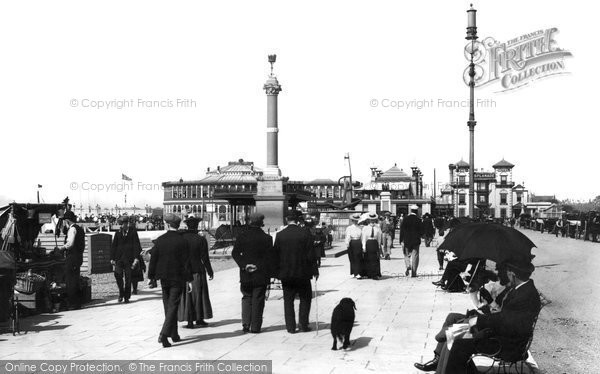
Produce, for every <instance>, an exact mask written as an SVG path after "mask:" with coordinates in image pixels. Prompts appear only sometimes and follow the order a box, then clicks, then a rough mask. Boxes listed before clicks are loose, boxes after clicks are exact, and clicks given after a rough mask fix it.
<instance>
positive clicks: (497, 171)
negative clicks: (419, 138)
mask: <svg viewBox="0 0 600 374" xmlns="http://www.w3.org/2000/svg"><path fill="white" fill-rule="evenodd" d="M514 166H515V165H514V164H512V163H510V162H508V161H506V160H505V159H502V160H500V161H498V162H497V163H495V164H494V165H492V169H493V171H486V170H483V169H481V170H474V178H475V181H474V182H475V204H474V205H475V212H469V211H468V210H469V201H468V199H469V182H470V181H469V168H470V166H469V163H467V162H465V161H464V160H460V161H458V162H457V163H455V164H450V165H448V169H449V180H450V183H449V184H448V185H447V186H446V187H444V188H443V189H442V191H441V200H442V201H443V202H444V203H446V204H450V205H451V206H452V210H453V214H454V216H456V217H466V216H470V217H480V216H489V217H493V218H510V217H514V216H516V217H518V216H519V214H521V213H524V212H526V206H527V203H528V202H529V191H528V190H527V189H526V188H525V187H524V183H522V184H518V185H515V183H514V182H513V173H512V170H513V168H514Z"/></svg>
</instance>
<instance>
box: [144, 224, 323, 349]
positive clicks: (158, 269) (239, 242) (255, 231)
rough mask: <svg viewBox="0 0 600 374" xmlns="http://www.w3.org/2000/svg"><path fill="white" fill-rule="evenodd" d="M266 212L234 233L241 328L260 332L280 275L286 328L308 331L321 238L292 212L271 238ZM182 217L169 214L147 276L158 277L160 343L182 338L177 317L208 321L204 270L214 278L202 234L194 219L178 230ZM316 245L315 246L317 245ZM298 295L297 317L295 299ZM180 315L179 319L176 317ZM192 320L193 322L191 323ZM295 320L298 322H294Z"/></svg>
mask: <svg viewBox="0 0 600 374" xmlns="http://www.w3.org/2000/svg"><path fill="white" fill-rule="evenodd" d="M264 218H265V217H264V215H262V214H260V213H253V214H251V215H250V217H249V225H248V227H247V228H246V229H245V230H244V231H242V232H241V233H240V234H239V235H238V237H237V238H236V242H235V245H234V247H233V250H232V257H233V259H234V260H235V262H236V263H237V265H238V266H239V269H240V270H239V274H240V292H241V294H242V303H241V304H242V305H241V309H242V313H241V314H242V330H243V332H244V333H255V334H256V333H260V332H261V327H262V320H263V311H264V307H265V299H266V291H267V288H268V287H269V285H270V282H271V278H277V279H280V280H281V285H282V288H283V302H284V314H285V325H286V329H287V331H288V332H289V333H290V334H294V333H296V332H298V331H300V332H306V331H310V330H311V329H310V327H309V321H308V316H309V312H310V307H311V300H312V286H311V279H312V278H313V277H314V278H315V279H317V278H318V277H319V259H320V257H321V246H322V245H323V244H324V243H325V242H326V240H327V239H326V237H325V238H317V237H315V236H314V235H313V231H314V230H311V227H310V225H308V226H306V227H301V226H300V225H299V224H298V223H299V221H300V217H299V216H298V215H297V214H296V213H292V214H290V215H289V216H288V217H287V218H286V220H287V226H285V228H283V229H282V230H281V231H279V232H277V234H276V237H275V241H274V242H273V238H272V237H271V236H270V235H268V234H266V233H265V232H264V231H263V230H262V227H263V226H264ZM180 221H181V219H180V218H179V216H177V215H173V214H168V215H166V216H165V222H166V224H167V225H168V226H169V229H168V231H167V232H166V233H165V234H164V235H162V236H160V237H159V238H157V239H156V240H155V241H154V247H153V249H152V251H151V257H150V265H149V269H148V277H149V278H150V279H153V280H160V283H161V287H162V294H163V304H164V311H165V320H164V323H163V326H162V329H161V331H160V334H159V338H158V342H159V343H161V344H162V345H163V347H169V346H171V342H170V341H169V338H170V339H171V340H172V341H173V342H177V341H179V340H180V337H179V334H178V333H177V320H178V319H179V320H182V319H184V320H187V321H188V325H187V326H186V327H195V326H203V325H206V322H205V321H204V320H203V318H211V317H212V309H211V304H210V299H209V296H208V288H207V282H206V275H208V276H209V279H212V278H213V271H212V268H211V266H210V261H209V259H208V250H207V249H208V246H207V243H206V239H204V237H202V236H201V235H198V233H197V219H194V218H192V219H189V218H188V219H187V220H186V221H185V223H186V225H187V228H188V230H187V231H185V232H183V233H181V232H179V231H178V227H179V225H180ZM315 248H317V249H315ZM296 297H298V298H299V299H300V306H299V317H298V320H296V313H295V308H294V300H295V298H296ZM178 316H179V318H178ZM194 321H195V322H196V325H195V326H194ZM296 321H297V322H296Z"/></svg>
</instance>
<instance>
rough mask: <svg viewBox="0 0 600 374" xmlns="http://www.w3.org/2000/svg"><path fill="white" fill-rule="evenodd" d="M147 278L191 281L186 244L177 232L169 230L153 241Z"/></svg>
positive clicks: (188, 252)
mask: <svg viewBox="0 0 600 374" xmlns="http://www.w3.org/2000/svg"><path fill="white" fill-rule="evenodd" d="M148 278H150V279H155V280H156V279H163V280H170V281H176V282H185V281H191V280H192V279H193V278H192V269H191V262H190V248H189V245H188V242H187V241H186V240H185V239H184V238H183V236H182V235H181V234H180V233H178V232H177V231H173V230H169V231H167V232H166V233H164V234H163V235H161V236H160V237H158V238H157V239H156V240H155V244H154V248H153V249H152V255H151V257H150V265H149V266H148Z"/></svg>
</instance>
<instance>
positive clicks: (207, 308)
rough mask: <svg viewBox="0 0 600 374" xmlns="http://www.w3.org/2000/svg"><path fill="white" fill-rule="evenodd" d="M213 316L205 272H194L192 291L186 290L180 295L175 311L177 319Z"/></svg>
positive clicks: (196, 318) (192, 319)
mask: <svg viewBox="0 0 600 374" xmlns="http://www.w3.org/2000/svg"><path fill="white" fill-rule="evenodd" d="M212 317H213V314H212V305H211V304H210V297H209V295H208V281H207V280H206V273H205V272H202V273H194V280H193V281H192V292H191V293H187V290H186V291H185V292H184V293H183V295H182V296H181V303H180V304H179V310H178V311H177V320H178V321H180V322H182V321H200V320H201V319H210V318H212Z"/></svg>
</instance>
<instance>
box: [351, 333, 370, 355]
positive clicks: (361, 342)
mask: <svg viewBox="0 0 600 374" xmlns="http://www.w3.org/2000/svg"><path fill="white" fill-rule="evenodd" d="M371 340H373V338H371V337H369V336H361V337H360V338H358V339H356V340H355V341H354V342H352V344H350V347H352V348H350V350H351V351H356V350H358V349H361V348H365V347H367V346H368V345H369V343H371Z"/></svg>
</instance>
